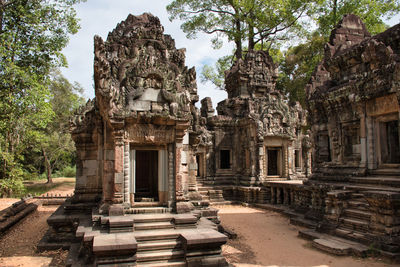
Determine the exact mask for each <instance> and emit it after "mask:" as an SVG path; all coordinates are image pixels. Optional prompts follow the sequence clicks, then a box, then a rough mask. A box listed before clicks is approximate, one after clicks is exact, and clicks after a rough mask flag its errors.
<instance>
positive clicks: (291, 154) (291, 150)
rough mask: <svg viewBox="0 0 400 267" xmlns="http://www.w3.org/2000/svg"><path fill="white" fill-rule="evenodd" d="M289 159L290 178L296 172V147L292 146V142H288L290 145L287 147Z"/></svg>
mask: <svg viewBox="0 0 400 267" xmlns="http://www.w3.org/2000/svg"><path fill="white" fill-rule="evenodd" d="M287 154H288V155H287V161H288V164H287V166H288V178H292V176H293V174H294V164H293V161H294V155H293V154H294V149H293V147H292V144H290V143H289V142H288V147H287Z"/></svg>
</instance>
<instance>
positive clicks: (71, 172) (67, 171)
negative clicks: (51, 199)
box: [54, 166, 76, 177]
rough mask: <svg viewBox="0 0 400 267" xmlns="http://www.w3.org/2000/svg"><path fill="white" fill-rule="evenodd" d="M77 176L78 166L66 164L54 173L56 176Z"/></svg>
mask: <svg viewBox="0 0 400 267" xmlns="http://www.w3.org/2000/svg"><path fill="white" fill-rule="evenodd" d="M75 176H76V167H75V166H66V167H64V168H63V169H62V170H59V171H57V172H56V173H54V177H75Z"/></svg>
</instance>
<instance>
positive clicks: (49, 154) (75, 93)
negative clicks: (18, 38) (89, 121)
mask: <svg viewBox="0 0 400 267" xmlns="http://www.w3.org/2000/svg"><path fill="white" fill-rule="evenodd" d="M49 89H50V92H51V94H52V96H51V98H50V104H51V106H52V110H53V112H54V114H55V117H54V120H53V121H52V122H50V123H48V124H47V127H46V128H45V129H44V130H42V131H41V134H40V135H39V136H38V138H37V140H36V143H35V144H34V146H33V150H36V151H37V152H40V153H41V159H42V162H43V166H44V167H45V171H46V176H47V183H52V172H53V170H54V168H58V169H62V168H64V167H66V166H67V165H71V163H72V162H71V161H72V158H73V153H75V145H74V143H73V141H72V138H71V135H70V133H69V120H70V118H71V116H72V115H73V112H74V111H75V110H76V109H77V108H78V107H79V106H81V105H83V104H84V103H85V99H84V98H83V97H82V96H81V94H82V93H83V88H82V87H81V86H80V85H79V84H78V83H75V84H71V83H70V82H69V81H68V80H67V79H66V78H65V77H64V76H62V75H61V73H60V71H59V70H54V71H53V72H52V73H51V83H50V88H49Z"/></svg>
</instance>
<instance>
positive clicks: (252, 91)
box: [225, 51, 278, 98]
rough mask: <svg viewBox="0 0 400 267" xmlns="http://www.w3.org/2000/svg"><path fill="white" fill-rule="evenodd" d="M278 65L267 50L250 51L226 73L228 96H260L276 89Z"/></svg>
mask: <svg viewBox="0 0 400 267" xmlns="http://www.w3.org/2000/svg"><path fill="white" fill-rule="evenodd" d="M277 78H278V72H277V67H276V65H275V64H274V62H273V60H272V58H271V56H270V55H269V54H268V52H265V51H248V52H247V54H246V56H245V58H244V59H239V60H238V61H236V62H235V64H234V65H233V66H232V68H231V69H230V70H229V71H227V72H226V73H225V89H226V91H227V92H228V97H229V98H232V97H250V98H254V97H260V96H264V95H266V94H268V93H270V92H272V91H274V90H275V83H276V79H277Z"/></svg>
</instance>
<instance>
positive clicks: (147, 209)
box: [126, 207, 171, 214]
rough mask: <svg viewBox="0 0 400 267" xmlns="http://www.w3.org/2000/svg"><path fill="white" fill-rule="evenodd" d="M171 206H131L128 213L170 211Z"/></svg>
mask: <svg viewBox="0 0 400 267" xmlns="http://www.w3.org/2000/svg"><path fill="white" fill-rule="evenodd" d="M170 211H171V209H170V208H166V207H143V208H129V209H127V210H126V213H127V214H146V213H169V212H170Z"/></svg>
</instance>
